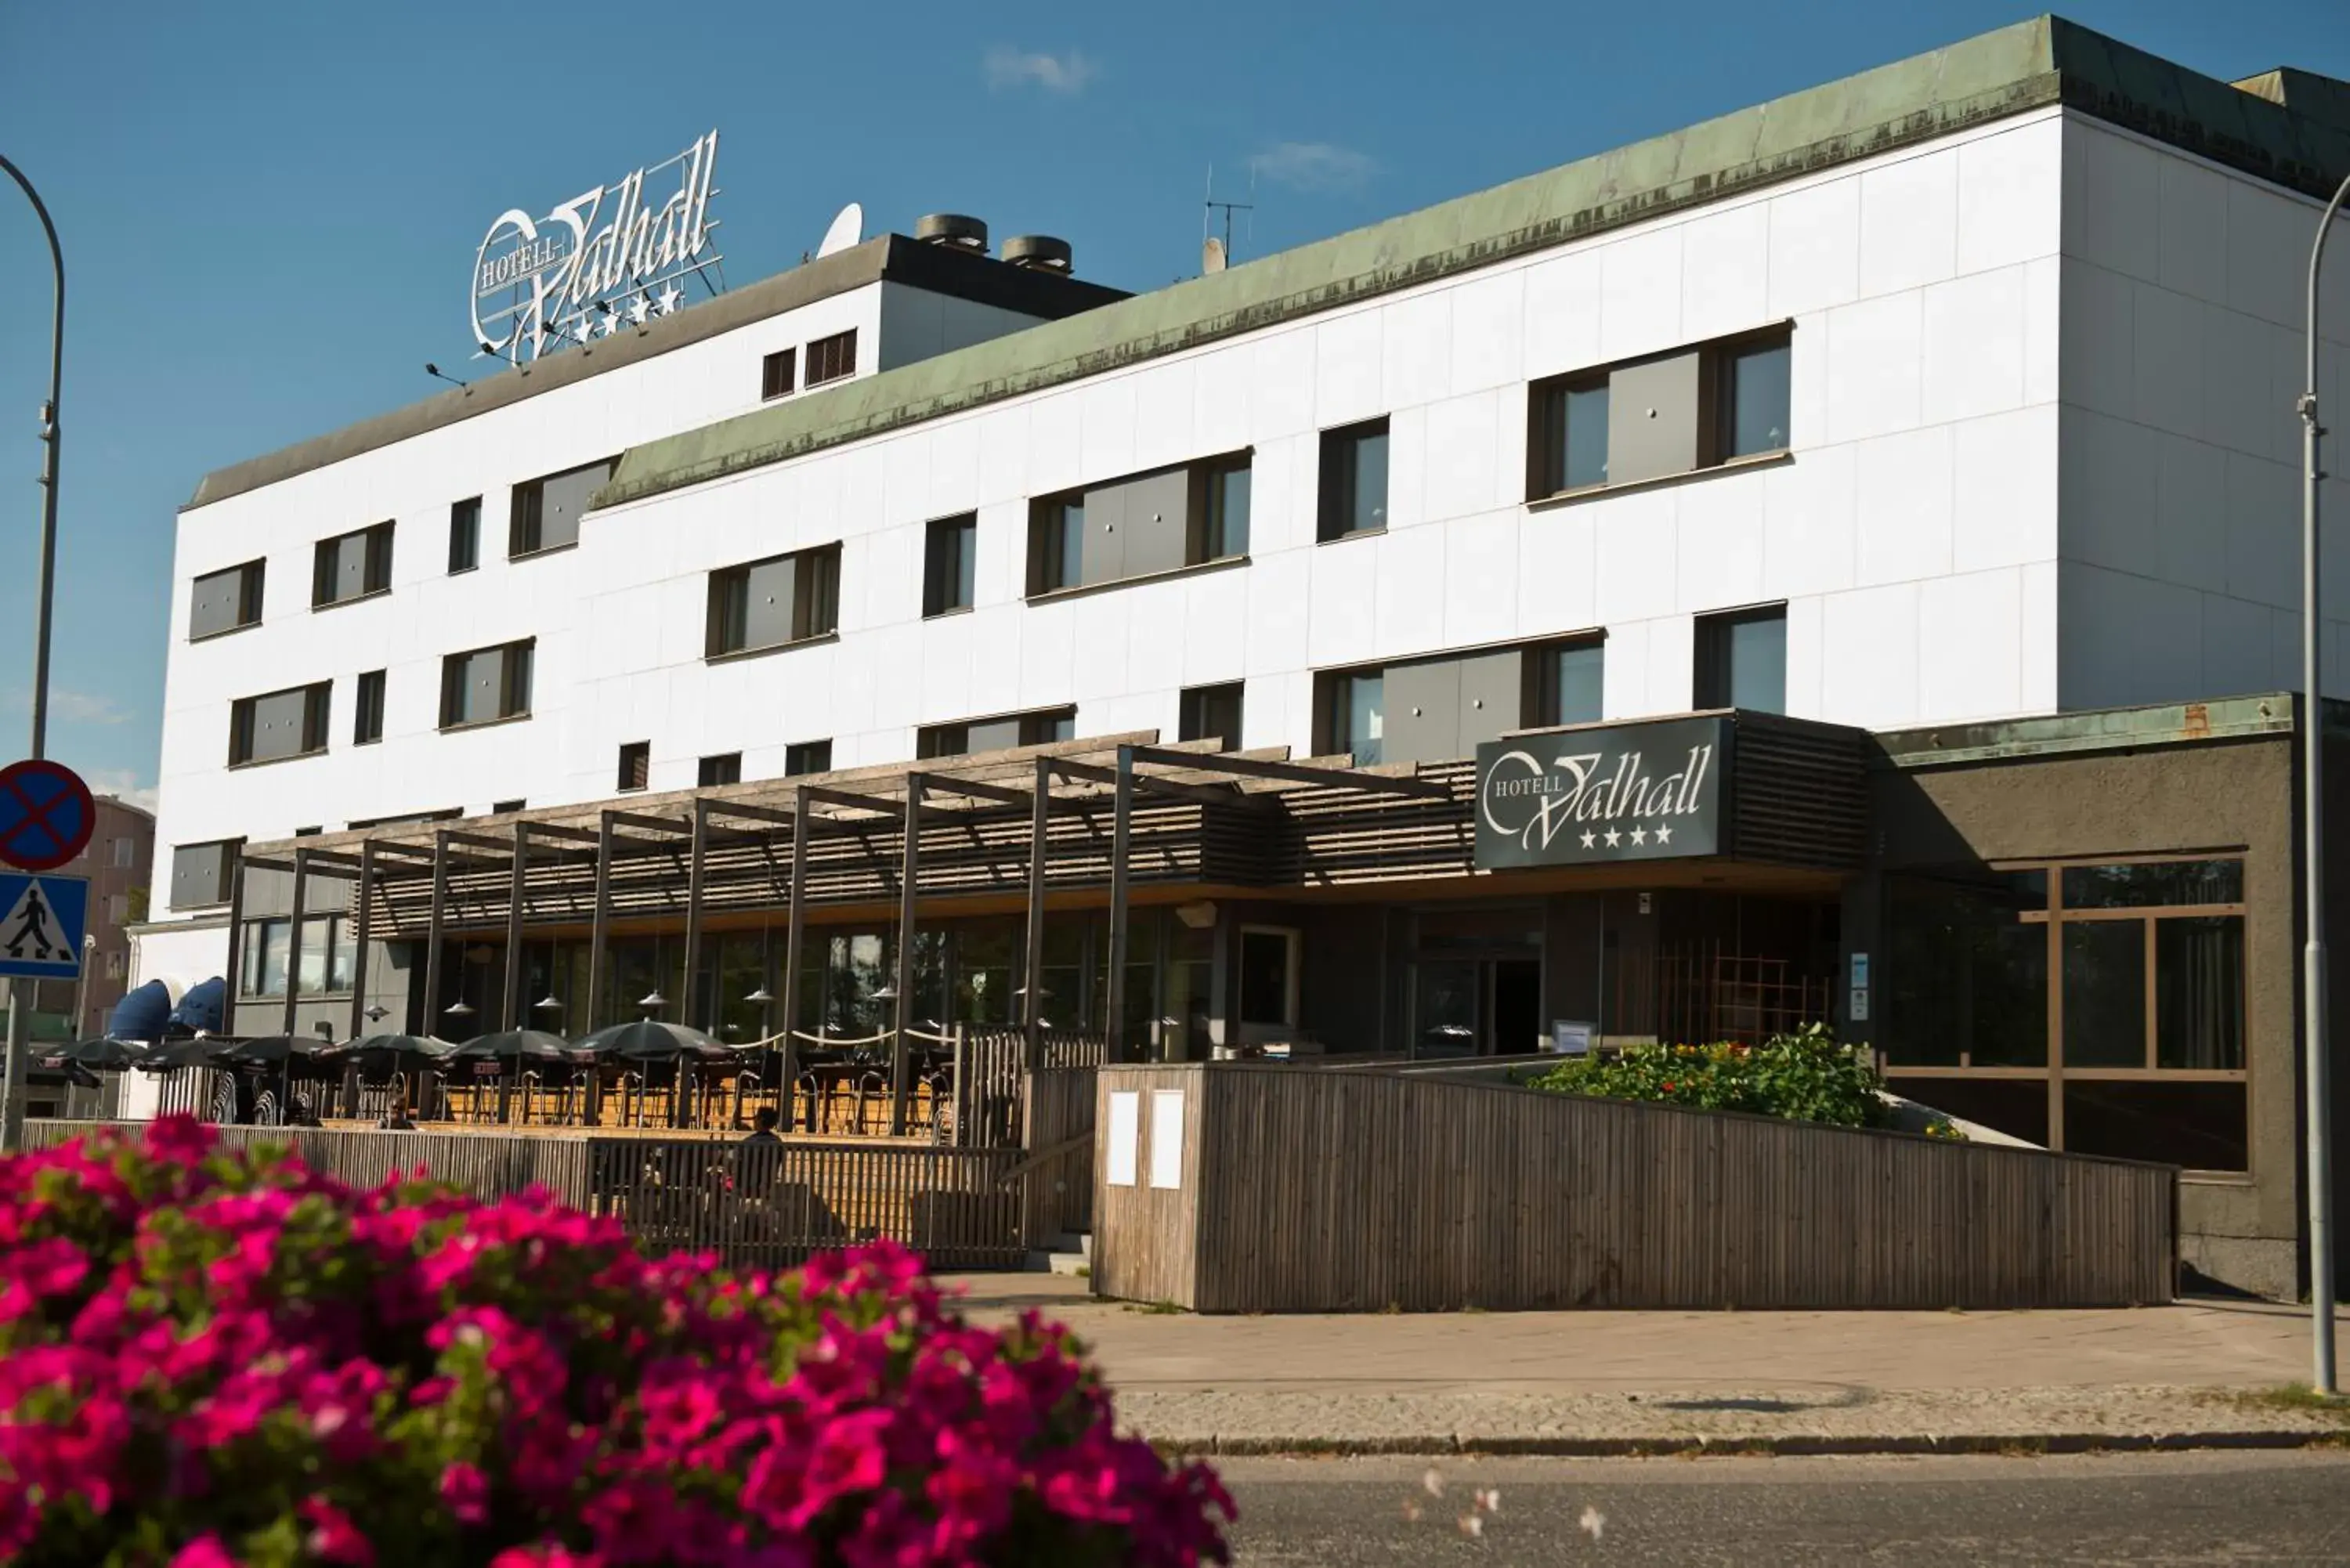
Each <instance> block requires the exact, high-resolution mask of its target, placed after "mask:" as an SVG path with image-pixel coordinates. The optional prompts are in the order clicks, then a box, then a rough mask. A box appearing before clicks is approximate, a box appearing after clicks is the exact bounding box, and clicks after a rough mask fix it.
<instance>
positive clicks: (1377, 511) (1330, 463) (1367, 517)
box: [1315, 419, 1388, 542]
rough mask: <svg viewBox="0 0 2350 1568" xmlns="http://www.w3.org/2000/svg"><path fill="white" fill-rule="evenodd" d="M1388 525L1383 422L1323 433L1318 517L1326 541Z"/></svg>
mask: <svg viewBox="0 0 2350 1568" xmlns="http://www.w3.org/2000/svg"><path fill="white" fill-rule="evenodd" d="M1387 526H1388V421H1386V420H1384V419H1378V420H1373V421H1370V422H1369V423H1367V424H1359V425H1348V426H1347V428H1346V429H1344V430H1336V431H1323V432H1322V489H1321V518H1320V524H1319V526H1318V527H1317V529H1316V530H1315V535H1316V537H1318V538H1320V539H1322V540H1324V541H1325V542H1327V541H1329V540H1332V539H1344V538H1347V537H1348V536H1349V535H1356V534H1383V533H1385V532H1386V531H1387Z"/></svg>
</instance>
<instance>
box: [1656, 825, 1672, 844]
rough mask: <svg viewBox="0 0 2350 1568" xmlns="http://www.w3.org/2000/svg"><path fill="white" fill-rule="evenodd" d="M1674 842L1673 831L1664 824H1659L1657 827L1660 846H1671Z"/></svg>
mask: <svg viewBox="0 0 2350 1568" xmlns="http://www.w3.org/2000/svg"><path fill="white" fill-rule="evenodd" d="M1672 841H1673V830H1672V829H1671V828H1669V827H1668V826H1665V825H1664V824H1663V823H1661V822H1660V823H1659V824H1658V825H1657V842H1658V843H1659V844H1670V843H1671V842H1672Z"/></svg>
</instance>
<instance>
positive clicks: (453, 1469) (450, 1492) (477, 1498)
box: [441, 1463, 490, 1524]
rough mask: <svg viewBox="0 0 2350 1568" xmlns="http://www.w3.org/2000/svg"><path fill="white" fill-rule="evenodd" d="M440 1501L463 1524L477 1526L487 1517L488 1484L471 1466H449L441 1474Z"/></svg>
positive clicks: (488, 1506) (488, 1507)
mask: <svg viewBox="0 0 2350 1568" xmlns="http://www.w3.org/2000/svg"><path fill="white" fill-rule="evenodd" d="M441 1501H443V1502H445V1503H447V1504H448V1505H449V1511H450V1512H452V1513H453V1514H455V1515H456V1516H457V1518H458V1519H459V1520H460V1521H463V1523H466V1524H479V1523H481V1522H482V1521H484V1519H487V1518H488V1517H489V1512H490V1483H489V1482H488V1480H485V1479H484V1477H483V1475H482V1472H481V1471H480V1470H477V1469H474V1468H473V1466H471V1465H468V1464H462V1463H460V1464H453V1465H451V1466H450V1467H449V1468H448V1469H444V1470H442V1472H441Z"/></svg>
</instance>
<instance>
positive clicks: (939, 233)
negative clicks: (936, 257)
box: [914, 213, 987, 255]
mask: <svg viewBox="0 0 2350 1568" xmlns="http://www.w3.org/2000/svg"><path fill="white" fill-rule="evenodd" d="M914 237H915V238H916V239H918V240H920V241H921V242H922V243H923V244H931V245H951V246H952V247H954V248H955V249H956V250H959V251H970V252H972V254H977V255H985V254H987V224H986V223H984V222H983V220H981V219H978V218H968V217H965V216H964V215H963V214H962V213H931V214H930V215H929V216H928V217H924V218H918V219H916V220H915V222H914Z"/></svg>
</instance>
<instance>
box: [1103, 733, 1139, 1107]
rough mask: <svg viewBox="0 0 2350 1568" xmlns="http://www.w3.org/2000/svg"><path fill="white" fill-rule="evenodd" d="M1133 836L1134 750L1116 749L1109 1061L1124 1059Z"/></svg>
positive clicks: (1111, 840)
mask: <svg viewBox="0 0 2350 1568" xmlns="http://www.w3.org/2000/svg"><path fill="white" fill-rule="evenodd" d="M1133 837H1134V748H1133V747H1132V746H1120V747H1119V748H1118V794H1117V797H1116V805H1115V806H1114V807H1113V809H1112V811H1111V814H1110V837H1109V1018H1108V1019H1107V1049H1106V1050H1105V1051H1104V1053H1103V1054H1104V1056H1105V1057H1106V1059H1107V1060H1109V1061H1111V1062H1123V1061H1125V1060H1126V905H1127V898H1128V893H1129V891H1130V889H1129V888H1128V876H1127V865H1126V863H1127V858H1128V855H1127V851H1128V847H1129V846H1130V845H1131V843H1132V840H1133Z"/></svg>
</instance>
